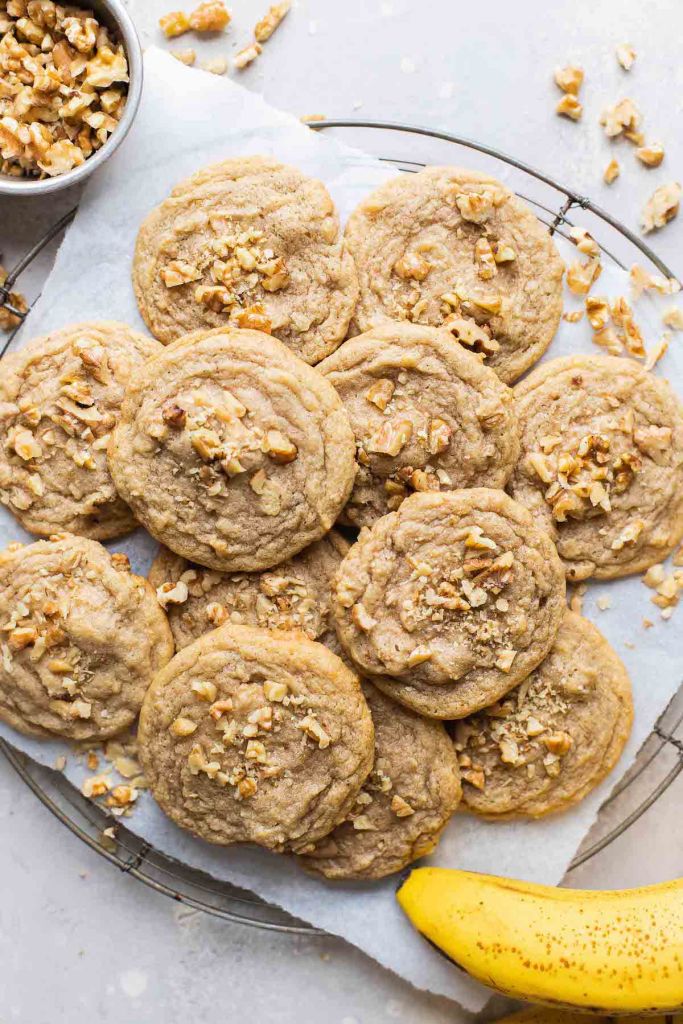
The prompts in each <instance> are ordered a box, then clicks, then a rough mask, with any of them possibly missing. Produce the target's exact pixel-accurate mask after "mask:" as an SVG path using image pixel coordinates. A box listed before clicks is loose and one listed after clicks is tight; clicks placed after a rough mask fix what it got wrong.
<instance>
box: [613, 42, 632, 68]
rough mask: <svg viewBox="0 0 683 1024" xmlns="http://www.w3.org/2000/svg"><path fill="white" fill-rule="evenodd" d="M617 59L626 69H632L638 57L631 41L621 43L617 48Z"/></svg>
mask: <svg viewBox="0 0 683 1024" xmlns="http://www.w3.org/2000/svg"><path fill="white" fill-rule="evenodd" d="M615 53H616V56H617V60H618V61H619V63H620V64H621V66H622V68H623V69H624V71H630V70H631V68H632V67H633V63H634V61H635V59H636V51H635V50H634V49H633V47H632V46H631V44H630V43H619V45H618V46H617V48H616V50H615Z"/></svg>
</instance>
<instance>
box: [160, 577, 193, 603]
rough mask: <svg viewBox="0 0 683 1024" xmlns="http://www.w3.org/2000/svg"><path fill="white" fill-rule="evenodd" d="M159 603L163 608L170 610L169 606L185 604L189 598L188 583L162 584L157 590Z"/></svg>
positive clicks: (179, 581)
mask: <svg viewBox="0 0 683 1024" xmlns="http://www.w3.org/2000/svg"><path fill="white" fill-rule="evenodd" d="M156 595H157V601H158V602H159V604H160V605H161V607H162V608H168V606H169V604H184V603H185V601H187V598H188V596H189V591H188V589H187V583H183V582H182V580H178V582H177V583H162V584H161V586H160V587H157V590H156Z"/></svg>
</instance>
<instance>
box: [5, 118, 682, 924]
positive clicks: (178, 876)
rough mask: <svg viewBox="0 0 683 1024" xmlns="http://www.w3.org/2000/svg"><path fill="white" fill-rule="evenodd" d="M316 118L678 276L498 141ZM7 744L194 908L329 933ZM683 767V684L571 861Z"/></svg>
mask: <svg viewBox="0 0 683 1024" xmlns="http://www.w3.org/2000/svg"><path fill="white" fill-rule="evenodd" d="M310 127H311V128H312V129H314V130H315V131H330V132H334V131H342V132H343V133H345V134H346V138H345V140H344V141H346V139H348V138H349V136H350V135H353V136H354V138H353V141H354V143H355V144H356V145H357V146H358V148H360V149H363V150H365V151H366V152H367V151H371V152H372V151H376V150H377V151H376V152H375V155H376V156H377V157H378V158H379V159H380V160H382V161H383V162H385V163H389V164H391V165H393V166H394V167H396V168H397V169H398V170H400V171H402V172H404V173H408V174H410V173H415V172H417V171H419V170H421V169H422V168H423V167H424V166H426V165H427V164H435V163H448V164H458V163H465V164H466V163H467V162H468V156H470V157H471V154H472V153H473V152H474V153H477V154H478V155H479V157H480V158H481V160H482V162H483V163H485V164H486V166H485V168H484V169H486V170H490V171H491V172H492V173H494V174H495V175H496V176H498V177H505V178H506V179H507V181H508V184H509V185H510V187H512V188H513V189H514V191H515V192H516V193H517V194H518V195H519V196H520V197H521V198H523V199H525V200H526V202H527V203H529V205H530V206H532V207H533V208H534V210H535V212H536V215H537V216H538V218H539V219H540V220H541V221H542V222H543V223H544V224H545V225H546V226H547V228H548V230H549V232H550V233H551V234H559V235H561V236H563V237H565V238H568V237H569V230H570V229H571V227H572V226H573V224H574V221H573V211H576V210H578V211H581V219H582V226H585V227H588V228H589V230H590V233H591V234H592V236H593V237H594V238H595V240H596V242H597V243H598V245H599V246H600V248H601V250H602V253H603V256H604V257H606V258H607V259H609V260H611V261H613V263H614V264H615V265H617V266H618V267H620V268H622V269H626V268H627V267H628V265H629V263H631V262H633V259H634V255H635V256H636V257H637V258H640V259H643V258H644V259H645V260H646V261H647V262H648V263H649V264H651V265H652V266H653V267H655V268H656V269H657V271H658V272H659V273H660V274H663V275H664V276H665V277H668V278H673V277H675V275H674V274H673V272H672V271H671V270H670V269H669V267H668V266H667V265H666V264H665V263H664V262H663V261H662V260H661V259H660V258H659V257H658V256H657V255H656V253H654V252H653V251H652V249H651V248H650V247H649V246H647V245H646V244H645V243H644V242H643V241H642V239H640V238H639V237H638V236H637V235H635V234H634V233H633V232H632V231H630V230H629V229H628V228H627V227H626V226H625V225H623V224H622V223H620V222H619V221H618V220H616V219H615V218H614V217H612V216H611V215H610V214H609V213H607V212H606V211H605V210H603V209H601V208H600V207H599V206H597V205H596V204H595V203H594V202H593V201H592V200H591V199H589V198H588V197H587V196H582V195H581V194H579V193H578V192H576V191H575V190H573V189H571V188H568V187H566V186H565V185H562V184H560V183H559V182H557V181H556V180H555V179H554V178H552V177H550V176H549V175H547V174H544V173H543V172H541V171H538V170H536V169H535V168H533V167H530V166H529V165H528V164H525V163H524V162H522V161H520V160H516V159H514V158H513V157H510V156H507V155H506V154H505V153H502V152H501V151H499V150H498V149H495V148H494V147H492V146H488V145H485V144H484V143H480V142H477V141H475V140H472V139H466V138H461V137H459V136H457V135H452V134H450V133H448V132H442V131H438V130H435V129H428V128H420V127H416V126H413V125H405V124H394V123H392V122H387V121H364V120H357V119H344V120H325V121H319V122H315V123H312V124H311V125H310ZM416 138H417V139H418V140H419V143H420V148H421V151H420V156H421V157H424V159H420V160H416V159H415V140H416ZM378 140H380V141H379V145H378ZM389 140H391V147H392V150H393V151H394V153H395V155H394V156H391V157H389V156H387V155H386V150H387V147H388V144H389ZM428 150H429V152H428ZM456 154H457V157H456V158H455V159H454V155H456ZM463 157H464V158H463ZM75 213H76V210H75V209H74V210H70V211H69V212H68V213H67V214H65V215H64V216H63V217H62V218H61V219H60V220H59V221H57V222H56V223H55V224H54V225H53V226H52V227H51V228H50V230H49V231H47V232H46V233H45V235H43V237H42V238H40V239H39V241H37V242H36V244H35V245H34V246H33V247H32V248H31V249H30V250H29V251H28V252H27V253H25V255H24V256H22V258H21V259H20V260H19V261H18V263H17V264H16V265H15V266H14V267H13V268H12V269H11V271H10V273H9V274H8V277H7V280H6V281H5V283H4V285H0V307H1V308H4V309H6V310H8V311H9V312H10V313H13V314H14V315H15V316H16V317H17V318H18V320H19V323H18V326H17V328H16V329H15V330H14V331H13V332H11V333H10V334H9V335H8V337H7V339H6V341H5V343H4V345H3V346H2V348H0V355H1V354H4V353H5V352H6V351H7V349H8V348H9V347H10V346H11V344H12V342H13V340H14V338H15V336H16V334H17V332H18V330H19V329H20V327H21V325H22V323H23V321H24V320H25V319H26V318H27V317H28V316H29V315H30V311H31V308H32V307H33V305H34V304H35V301H36V300H37V296H36V298H34V299H33V301H32V302H31V304H30V306H29V309H28V312H27V313H23V312H22V311H21V310H19V309H17V308H16V307H15V306H14V305H13V304H12V302H11V299H10V295H11V292H12V291H14V290H15V287H16V286H17V284H18V282H19V279H20V277H21V276H22V274H23V273H24V272H25V271H26V270H27V269H28V268H29V267H30V266H31V264H32V263H33V262H34V260H35V259H36V258H37V257H38V256H39V255H41V254H42V253H43V252H45V251H46V250H48V248H49V247H50V245H52V244H54V243H56V242H57V240H58V239H59V238H60V237H61V235H62V233H63V232H64V230H65V229H66V228H67V227H68V225H69V224H70V223H71V221H72V220H73V218H74V216H75ZM587 218H588V223H587V222H586V221H587ZM0 751H1V752H2V753H3V754H4V756H5V757H6V758H7V760H8V762H9V763H10V764H11V765H12V767H13V768H14V769H15V770H16V771H17V772H18V774H19V775H20V776H21V778H22V779H23V780H24V782H25V783H26V784H27V785H28V786H29V788H30V789H31V790H32V791H33V792H34V793H35V795H36V796H37V797H38V798H39V800H40V801H41V802H42V803H43V804H44V805H45V806H46V807H47V808H48V810H50V811H51V812H52V813H53V814H54V815H55V816H56V817H57V818H58V819H59V820H60V821H61V822H62V823H63V824H64V825H66V826H67V828H69V829H70V831H71V832H73V833H74V834H75V835H76V836H78V837H79V838H80V839H81V840H82V841H83V842H85V843H86V844H87V845H88V846H89V847H90V848H91V849H93V850H95V851H96V852H97V853H99V854H100V855H101V856H103V857H105V858H106V859H107V860H108V861H109V862H110V863H112V864H114V865H116V866H117V867H118V868H120V870H121V871H123V872H125V873H126V874H129V875H131V876H132V877H133V878H136V879H138V880H139V881H141V882H144V883H145V884H146V885H148V886H150V887H151V888H152V889H154V890H156V891H157V892H160V893H163V894H164V895H166V896H169V897H170V898H171V899H173V900H175V901H177V902H179V903H183V904H186V905H187V906H188V907H190V908H192V909H194V910H201V911H205V912H207V913H209V914H213V915H215V916H217V917H222V918H225V919H228V920H230V921H235V922H238V923H240V924H245V925H250V926H253V927H258V928H264V929H268V930H271V931H279V932H286V933H290V934H306V935H320V934H323V933H322V932H321V931H320V930H319V929H316V928H314V927H312V926H311V925H308V924H306V923H304V922H301V921H297V920H296V919H295V918H293V917H292V916H291V915H289V914H287V913H286V912H285V911H283V910H281V909H280V908H278V907H275V906H272V905H270V904H268V903H266V902H264V901H263V900H261V899H260V898H259V897H257V896H255V895H254V894H253V893H249V892H246V891H244V890H241V889H238V888H237V887H236V886H233V885H230V884H229V883H225V882H220V881H217V880H216V879H214V878H211V877H210V876H209V875H206V874H204V873H202V872H199V871H196V870H194V869H192V868H189V867H188V866H187V865H185V864H181V863H179V862H178V861H176V860H174V859H173V858H171V857H168V856H166V855H165V854H162V853H161V852H159V851H158V850H156V849H154V847H152V846H151V845H150V844H149V843H146V842H144V841H143V840H141V839H139V838H138V837H137V836H135V835H133V834H132V833H131V832H129V831H128V830H127V829H126V828H125V825H123V824H122V823H121V821H120V820H119V819H112V818H111V817H110V815H109V814H108V813H107V812H106V811H105V810H104V809H103V808H101V807H99V806H98V805H96V804H95V803H94V802H93V801H91V800H87V799H86V798H85V797H83V796H82V795H81V794H80V793H79V792H78V790H76V789H75V788H74V787H73V786H72V785H71V783H69V782H68V780H67V779H65V778H64V777H63V776H62V775H61V773H59V772H55V771H51V770H50V769H47V768H44V767H42V766H40V765H38V764H36V763H35V762H33V761H32V760H31V759H30V758H28V757H26V756H25V755H24V754H22V753H20V752H18V751H17V750H15V749H14V748H13V747H11V746H10V745H9V744H7V743H6V742H5V741H4V740H0ZM682 771H683V691H679V693H678V694H677V696H676V697H675V698H674V699H673V700H672V702H671V703H670V705H669V707H668V708H667V709H666V711H665V712H664V713H663V714H662V715H661V717H660V718H659V720H658V722H657V724H656V726H655V728H654V729H653V731H652V733H651V734H650V736H649V737H648V739H647V741H646V742H645V744H644V745H643V747H642V749H641V751H640V753H639V755H638V757H637V759H636V762H635V763H634V765H633V766H632V767H631V769H630V770H629V771H628V772H627V773H626V774H625V776H624V777H623V778H622V779H621V780H620V782H619V783H618V784H617V785H616V786H615V788H614V789H613V791H612V793H611V794H610V796H609V797H608V799H607V800H606V801H605V803H604V804H603V806H602V808H601V811H600V814H599V817H598V820H597V822H596V824H595V825H594V827H593V829H592V830H591V832H590V833H589V835H588V836H587V837H586V839H585V840H584V842H583V844H582V846H581V848H580V849H579V851H578V853H577V854H576V856H575V857H574V860H573V861H572V863H571V866H570V869H569V870H570V871H571V870H573V869H575V868H577V867H579V866H580V865H582V864H585V863H586V862H587V861H588V860H590V858H591V857H594V856H595V855H596V854H598V853H600V852H601V851H602V850H604V849H606V848H607V847H608V846H609V845H610V844H611V843H613V842H614V841H615V840H616V839H617V838H618V837H619V836H621V835H623V834H624V833H625V832H626V831H627V830H628V829H629V828H630V827H631V826H632V825H633V824H634V823H635V822H636V821H638V820H639V819H640V818H641V817H642V816H643V815H644V814H645V813H646V812H647V811H648V810H649V808H651V807H652V806H653V804H655V803H656V802H657V800H658V799H659V798H660V797H661V796H662V794H663V793H665V792H666V790H667V789H668V788H669V786H670V785H671V784H672V782H673V781H674V780H675V779H676V778H677V777H678V775H680V773H681V772H682ZM112 827H113V828H114V830H115V835H116V839H115V841H114V842H112V841H111V840H108V839H106V838H105V837H103V832H104V829H105V828H106V829H111V828H112Z"/></svg>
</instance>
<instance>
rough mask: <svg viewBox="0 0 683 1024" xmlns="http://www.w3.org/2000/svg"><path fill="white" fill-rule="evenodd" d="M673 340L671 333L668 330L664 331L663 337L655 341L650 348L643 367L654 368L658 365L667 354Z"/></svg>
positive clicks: (646, 368)
mask: <svg viewBox="0 0 683 1024" xmlns="http://www.w3.org/2000/svg"><path fill="white" fill-rule="evenodd" d="M670 340H671V338H670V335H669V333H668V332H667V331H664V333H663V334H662V336H661V338H660V339H659V340H658V341H656V342H655V343H654V345H652V346H651V347H650V348H649V349H648V350H647V355H646V356H645V361H644V363H643V369H645V370H652V369H654V367H655V366H656V365H657V363H658V362H659V360H660V359H661V358H662V356H664V355H666V352H667V349H668V348H669V341H670Z"/></svg>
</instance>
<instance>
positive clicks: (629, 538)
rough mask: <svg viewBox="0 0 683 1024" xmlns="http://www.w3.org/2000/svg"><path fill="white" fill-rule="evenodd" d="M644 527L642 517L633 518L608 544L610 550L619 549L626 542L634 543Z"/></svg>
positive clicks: (623, 546)
mask: <svg viewBox="0 0 683 1024" xmlns="http://www.w3.org/2000/svg"><path fill="white" fill-rule="evenodd" d="M644 528H645V523H644V522H643V520H642V519H634V520H632V522H630V523H627V524H626V526H625V527H624V529H623V530H622V531H621V533H620V534H619V536H618V537H615V538H614V540H613V541H612V543H611V544H610V547H611V549H612V551H621V549H622V548H625V547H626V546H627V545H628V544H635V542H636V541H637V540H638V538H639V537H640V535H641V533H642V532H643V530H644Z"/></svg>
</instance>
